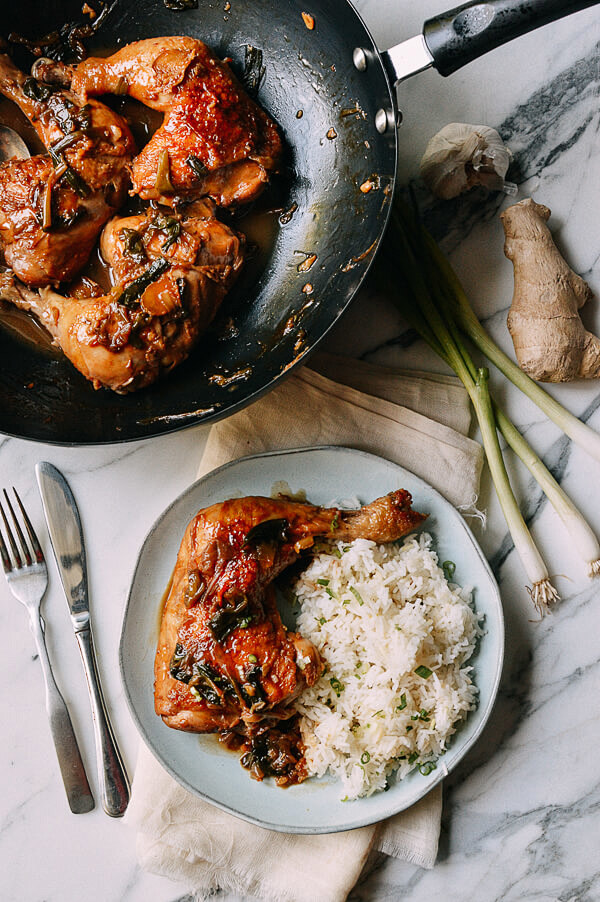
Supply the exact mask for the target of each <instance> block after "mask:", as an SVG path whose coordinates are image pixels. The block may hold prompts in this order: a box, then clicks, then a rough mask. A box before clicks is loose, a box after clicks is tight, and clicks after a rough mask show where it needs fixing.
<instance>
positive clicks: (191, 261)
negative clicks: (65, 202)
mask: <svg viewBox="0 0 600 902" xmlns="http://www.w3.org/2000/svg"><path fill="white" fill-rule="evenodd" d="M100 246H101V249H102V253H103V256H104V258H105V260H106V262H107V263H108V264H109V266H110V270H111V275H112V278H113V282H114V284H113V288H112V289H111V291H110V292H109V293H108V294H102V291H101V290H100V289H99V287H98V286H97V285H95V283H93V282H90V281H89V280H82V281H81V282H80V283H79V284H78V285H76V286H75V289H74V292H73V293H74V295H75V296H74V297H64V296H62V295H60V294H58V293H57V292H56V291H53V290H52V289H50V288H46V289H40V291H39V292H34V291H31V290H26V289H25V288H24V286H22V285H20V284H19V283H18V282H17V281H16V280H15V279H14V277H13V276H12V274H11V273H10V272H7V273H5V274H4V275H3V276H1V277H0V298H1V299H4V300H7V301H10V302H11V303H13V304H16V305H17V306H18V307H20V308H22V309H25V310H29V311H31V312H32V313H34V314H35V315H36V316H37V317H38V319H39V320H40V322H41V323H42V325H43V326H45V328H46V329H47V330H48V331H49V332H50V334H51V335H52V336H53V338H54V339H55V342H56V344H58V345H59V346H60V347H61V348H62V350H63V351H64V353H65V354H66V356H67V357H68V358H69V360H70V361H71V363H73V364H74V366H75V367H77V369H78V370H79V371H80V372H81V373H83V375H84V376H85V377H86V378H87V379H89V380H90V381H91V382H92V383H93V385H94V387H95V388H99V387H100V386H104V387H106V388H111V389H113V391H116V392H120V393H124V392H129V391H134V390H136V389H138V388H142V387H144V386H146V385H149V384H150V383H152V382H154V381H155V380H156V379H157V378H158V377H159V376H161V375H162V374H163V373H166V372H168V371H169V370H171V369H172V368H173V367H174V366H176V365H177V364H178V363H180V362H181V361H182V360H184V359H185V358H186V357H187V356H188V355H189V353H190V351H191V350H192V348H193V346H194V344H195V343H196V341H197V340H198V337H199V336H200V335H201V334H202V333H203V332H204V331H205V329H206V328H207V326H208V325H209V324H210V322H211V320H212V319H213V317H214V316H215V314H216V312H217V310H218V309H219V306H220V304H221V301H222V300H223V298H224V297H225V294H226V293H227V291H228V289H229V287H230V286H231V284H232V283H233V281H234V279H235V277H236V275H237V272H238V270H239V268H240V266H241V264H242V259H243V239H242V238H241V237H240V236H239V235H237V234H236V233H235V232H233V231H232V230H231V229H230V228H228V227H227V226H226V225H224V224H223V223H221V222H219V221H218V220H217V219H215V216H214V204H213V203H212V201H210V200H207V199H205V200H202V201H196V202H195V203H193V204H190V205H188V206H187V207H186V208H184V210H183V211H182V212H174V211H172V210H168V211H166V212H163V211H160V210H158V209H150V210H148V211H146V213H144V214H140V215H137V216H127V217H121V218H114V219H112V220H111V221H110V222H109V223H108V224H107V225H106V227H105V229H104V232H103V234H102V237H101V241H100Z"/></svg>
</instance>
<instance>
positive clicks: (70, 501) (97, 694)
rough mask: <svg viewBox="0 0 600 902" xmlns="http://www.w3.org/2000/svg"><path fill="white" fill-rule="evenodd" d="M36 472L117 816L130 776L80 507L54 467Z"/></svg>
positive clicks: (105, 796) (106, 799)
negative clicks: (95, 635)
mask: <svg viewBox="0 0 600 902" xmlns="http://www.w3.org/2000/svg"><path fill="white" fill-rule="evenodd" d="M35 472H36V476H37V481H38V486H39V488H40V494H41V496H42V504H43V507H44V514H45V515H46V522H47V524H48V532H49V534H50V541H51V542H52V549H53V551H54V557H55V558H56V564H57V567H58V572H59V573H60V578H61V580H62V584H63V588H64V590H65V595H66V596H67V602H68V604H69V608H70V610H71V620H72V622H73V628H74V630H75V636H76V637H77V642H78V643H79V651H80V652H81V657H82V660H83V666H84V669H85V675H86V679H87V684H88V689H89V693H90V704H91V707H92V718H93V722H94V739H95V742H96V763H97V767H98V781H99V783H100V791H101V795H102V807H103V808H104V810H105V811H106V813H107V814H109V815H110V816H111V817H121V815H123V814H124V813H125V809H126V808H127V805H128V802H129V781H128V779H127V773H126V771H125V767H124V766H123V761H122V759H121V755H120V753H119V750H118V748H117V743H116V742H115V737H114V734H113V731H112V727H111V725H110V720H109V719H108V714H107V712H106V706H105V704H104V698H103V696H102V689H101V688H100V680H99V678H98V667H97V664H96V655H95V653H94V642H93V639H92V632H91V624H90V608H89V600H88V582H87V566H86V558H85V545H84V541H83V530H82V527H81V520H80V518H79V511H78V510H77V504H76V502H75V498H74V497H73V493H72V491H71V489H70V488H69V485H68V483H67V481H66V479H65V477H64V476H63V475H62V473H61V472H60V471H59V470H57V469H56V467H54V466H52V464H50V463H47V462H46V461H41V462H40V463H38V464H36V468H35Z"/></svg>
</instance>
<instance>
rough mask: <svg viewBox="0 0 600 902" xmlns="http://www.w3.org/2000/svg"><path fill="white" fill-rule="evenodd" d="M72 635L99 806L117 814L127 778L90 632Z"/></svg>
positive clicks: (122, 811) (125, 801)
mask: <svg viewBox="0 0 600 902" xmlns="http://www.w3.org/2000/svg"><path fill="white" fill-rule="evenodd" d="M75 635H76V636H77V642H78V643H79V651H80V652H81V657H82V659H83V666H84V669H85V676H86V679H87V684H88V689H89V693H90V705H91V708H92V720H93V723H94V740H95V743H96V763H97V766H98V782H99V784H100V792H101V795H102V807H103V808H104V810H105V811H106V813H107V814H109V815H110V816H111V817H121V816H122V815H123V814H125V809H126V808H127V805H128V803H129V780H128V779H127V773H126V771H125V767H124V765H123V761H122V759H121V755H120V753H119V749H118V748H117V743H116V741H115V737H114V734H113V731H112V727H111V724H110V720H109V719H108V714H107V712H106V706H105V704H104V698H103V696H102V689H101V688H100V680H99V678H98V668H97V665H96V656H95V654H94V642H93V639H92V633H91V630H90V628H89V627H86V628H84V629H81V630H78V631H77V632H76V633H75Z"/></svg>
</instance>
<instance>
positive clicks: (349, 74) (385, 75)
mask: <svg viewBox="0 0 600 902" xmlns="http://www.w3.org/2000/svg"><path fill="white" fill-rule="evenodd" d="M596 2H599V0H578V2H574V0H571V2H564V0H529V2H525V0H521V2H515V0H512V2H509V0H488V2H485V3H477V4H473V3H471V4H469V5H468V6H467V7H463V8H461V9H459V10H454V11H453V12H451V13H448V14H447V15H444V16H440V17H438V18H436V19H433V20H430V21H429V22H427V23H426V25H425V27H424V38H423V37H421V36H419V37H418V38H415V39H413V40H411V41H408V42H406V43H405V44H403V45H400V47H399V48H395V49H393V50H392V51H390V52H389V53H383V54H380V53H379V51H378V49H377V47H376V46H375V44H374V42H373V40H372V38H371V36H370V35H369V32H368V31H367V29H366V27H365V25H364V24H363V22H362V21H361V19H360V17H359V16H358V14H357V13H356V11H355V10H354V8H353V7H352V6H351V4H350V3H349V2H347V0H232V2H231V8H230V10H229V11H227V9H226V6H227V4H226V3H225V0H212V2H208V0H199V3H198V8H197V9H195V10H185V11H173V10H169V9H167V8H166V6H165V3H164V0H117V3H116V4H115V7H114V9H113V10H112V12H111V13H110V15H109V16H108V17H107V18H106V21H105V22H104V24H103V25H102V27H101V28H100V29H99V30H98V32H97V33H96V34H95V35H94V36H93V38H91V39H90V40H89V42H88V49H89V51H90V52H95V53H105V52H106V51H108V50H113V49H115V48H116V47H117V46H118V45H120V44H122V43H126V42H129V41H134V40H137V39H139V38H142V37H149V36H153V35H167V34H188V35H192V36H194V37H197V38H200V39H201V40H203V41H205V42H206V43H207V44H209V45H211V46H212V47H213V48H215V50H216V51H217V53H219V54H220V55H221V56H223V57H225V56H229V57H231V58H232V59H233V65H234V67H235V68H236V69H237V70H238V71H239V70H241V69H242V67H243V60H244V53H245V48H246V45H248V44H250V45H253V46H255V47H259V48H260V49H261V50H262V52H263V60H264V65H265V69H266V72H265V77H264V80H263V82H262V84H261V87H260V91H259V95H258V100H259V102H260V103H261V104H262V105H263V106H264V108H265V109H266V110H267V111H268V112H269V113H270V114H271V115H272V116H273V118H274V119H275V120H276V121H277V122H278V123H279V125H280V127H281V130H282V133H283V135H284V138H285V142H286V148H287V151H286V152H287V159H286V166H285V168H284V172H283V173H282V175H281V176H280V177H279V179H278V180H277V182H276V184H275V185H274V187H273V189H271V193H270V196H268V198H267V200H266V202H267V203H270V204H271V205H272V206H275V207H278V208H280V210H282V211H288V212H287V215H283V216H281V217H278V216H277V214H273V215H271V216H270V217H267V216H262V217H258V218H257V216H256V214H253V213H252V212H251V213H250V214H249V216H248V219H247V222H248V223H249V224H250V226H251V227H252V228H256V223H257V222H258V224H260V223H261V222H262V223H263V225H264V223H265V222H268V223H270V224H271V228H272V229H273V232H272V234H269V235H268V236H266V237H264V238H263V251H262V254H261V255H259V259H258V261H254V263H251V264H250V265H249V266H248V268H247V272H246V273H245V275H244V277H243V278H242V279H241V280H240V282H239V283H238V284H237V286H236V288H235V289H234V291H233V293H232V295H231V296H230V298H229V299H228V300H227V301H226V303H225V305H224V307H223V309H222V312H221V314H220V316H219V318H218V320H217V321H216V323H215V324H214V327H213V328H211V330H210V332H209V334H208V335H207V336H206V337H205V338H204V339H203V340H202V341H201V343H200V344H199V346H198V348H197V349H196V351H195V353H194V354H193V355H192V357H191V358H190V359H189V360H188V361H187V362H186V363H185V364H184V365H182V366H180V367H179V368H178V369H177V370H176V371H174V372H173V373H172V374H170V375H169V376H168V377H167V378H166V379H165V380H164V381H163V382H162V383H159V384H157V385H155V386H153V387H151V388H149V389H146V390H143V391H140V392H138V393H137V394H132V395H127V396H117V395H114V394H112V393H110V392H108V391H104V390H101V391H94V390H93V388H92V387H91V385H90V383H88V382H87V381H86V380H85V379H84V378H83V376H81V375H80V374H79V373H78V372H77V371H75V370H74V369H73V367H72V366H71V365H70V364H69V363H68V362H67V361H66V360H65V359H64V358H62V357H61V356H60V355H59V354H58V353H53V352H49V351H47V350H43V349H41V348H40V347H39V346H36V345H34V344H32V343H31V342H29V341H27V340H24V339H23V338H22V337H20V336H18V335H17V334H16V333H15V332H14V330H12V329H11V328H9V327H7V325H6V319H5V317H3V316H2V313H1V311H0V326H1V327H0V361H1V363H0V431H2V432H4V433H7V434H10V435H15V436H20V437H24V438H29V439H35V440H40V441H45V442H56V443H61V444H95V443H104V442H115V441H123V440H131V439H140V438H145V437H149V436H154V435H158V434H160V433H164V432H168V431H172V430H175V429H179V428H182V427H185V426H189V425H192V424H195V423H198V422H208V421H210V420H214V419H217V418H219V417H223V416H226V415H229V414H231V413H232V412H234V411H235V410H236V409H238V408H240V407H242V406H243V405H245V404H248V403H249V402H250V401H251V400H253V399H255V398H257V397H258V396H259V395H260V394H261V393H263V392H265V391H266V390H267V389H269V388H271V387H273V385H275V384H276V383H277V381H278V380H279V379H281V378H283V377H284V375H285V374H286V373H288V372H289V371H290V369H291V368H292V367H293V366H295V365H296V364H297V363H298V362H299V361H301V360H306V356H307V354H308V353H309V352H310V351H311V350H312V349H313V348H314V347H315V345H316V344H317V342H318V341H319V340H320V339H321V338H322V337H323V336H324V335H325V334H326V332H327V331H328V330H329V329H330V328H331V326H332V325H333V324H334V323H335V322H336V320H337V319H338V317H339V316H340V315H341V314H342V312H343V311H344V309H345V308H346V306H347V305H348V304H349V303H350V300H351V299H352V297H353V296H354V294H355V293H356V291H357V289H358V287H359V286H360V284H361V282H362V281H363V279H364V277H365V274H366V272H367V270H368V268H369V266H370V264H371V262H372V260H373V257H374V255H375V252H376V250H377V246H378V243H379V241H380V239H381V236H382V234H383V231H384V229H385V226H386V222H387V218H388V214H389V209H390V201H391V198H392V193H393V188H394V182H395V175H396V141H397V138H396V122H397V116H398V113H397V108H396V98H395V91H394V90H393V83H394V82H395V81H397V80H399V79H401V78H403V77H406V76H407V75H409V74H412V73H414V72H416V71H419V70H420V69H423V68H426V67H427V66H428V65H431V64H433V65H434V66H435V68H437V69H438V71H439V72H440V73H441V74H442V75H448V74H450V73H451V72H453V71H454V70H455V69H458V68H460V66H462V65H464V64H465V63H466V62H469V61H470V60H472V59H474V58H476V57H478V56H480V55H481V54H483V53H485V52H487V51H488V50H490V49H492V48H493V47H496V46H499V45H500V44H502V43H504V42H505V41H507V40H510V39H512V38H514V37H516V36H518V35H520V34H523V33H525V32H526V31H529V30H531V29H532V28H535V27H537V26H539V25H543V24H545V23H547V22H550V21H552V20H554V19H557V18H559V17H561V16H564V15H567V14H569V13H572V12H575V11H577V10H580V9H583V8H585V7H588V6H592V5H594V4H595V3H596ZM81 6H82V3H81V0H46V2H44V3H43V4H42V3H40V2H39V0H20V2H18V3H11V4H5V5H4V9H3V16H2V28H3V30H4V32H5V36H7V35H8V34H9V33H10V32H17V33H19V34H21V35H23V36H26V37H31V38H39V37H40V36H41V35H43V34H46V33H47V32H49V31H51V30H52V29H56V28H57V27H59V26H61V25H62V24H63V23H65V22H68V21H73V20H76V21H77V20H79V21H80V20H81ZM305 10H307V11H308V12H309V13H310V15H312V16H313V17H314V23H315V24H314V28H313V29H310V28H308V27H307V25H306V24H305V21H304V20H303V18H302V12H303V11H305ZM15 57H16V59H17V61H18V62H20V63H21V64H22V65H27V66H29V65H30V64H31V61H32V59H31V56H27V55H26V54H25V53H24V51H22V49H20V48H16V52H15ZM369 185H371V190H366V189H368V188H369ZM361 186H362V190H361ZM292 209H293V211H294V212H291V211H292ZM253 216H254V219H253ZM252 223H254V225H252ZM238 227H239V228H240V229H241V230H242V231H243V230H244V220H243V219H242V220H240V221H239V223H238ZM313 255H314V256H315V257H316V259H315V261H314V263H313V264H312V266H310V268H308V263H309V262H310V258H311V257H312V256H313ZM307 258H308V259H307ZM305 260H307V262H306V263H305V265H304V266H303V265H302V264H303V261H305ZM303 270H304V271H303ZM3 319H4V324H3V325H2V321H3Z"/></svg>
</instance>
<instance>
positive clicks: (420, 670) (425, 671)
mask: <svg viewBox="0 0 600 902" xmlns="http://www.w3.org/2000/svg"><path fill="white" fill-rule="evenodd" d="M415 673H416V674H417V676H420V677H423V679H424V680H427V679H428V678H429V677H430V676H431V674H432V673H433V670H430V669H429V667H425V665H424V664H419V666H418V667H415Z"/></svg>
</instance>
